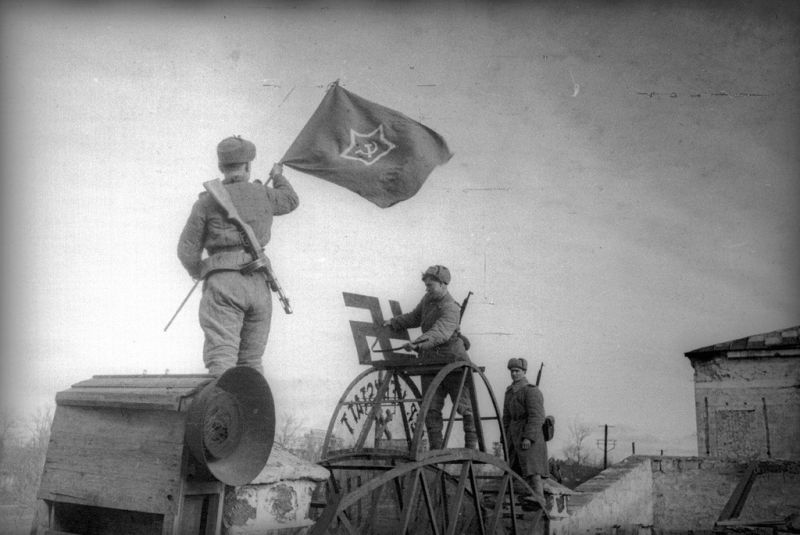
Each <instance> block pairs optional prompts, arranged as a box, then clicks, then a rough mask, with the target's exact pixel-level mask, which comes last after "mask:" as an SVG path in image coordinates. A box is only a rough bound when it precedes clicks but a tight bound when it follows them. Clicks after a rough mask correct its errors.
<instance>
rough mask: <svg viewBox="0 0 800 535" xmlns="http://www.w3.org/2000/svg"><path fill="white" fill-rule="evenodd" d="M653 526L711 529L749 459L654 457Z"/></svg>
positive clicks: (659, 528) (676, 529)
mask: <svg viewBox="0 0 800 535" xmlns="http://www.w3.org/2000/svg"><path fill="white" fill-rule="evenodd" d="M651 466H652V469H653V502H654V504H653V528H654V531H655V532H656V533H660V532H665V533H669V532H684V533H685V532H688V531H690V530H691V531H695V532H697V531H704V530H711V529H712V528H713V527H714V522H715V521H716V520H717V518H718V517H719V513H720V511H722V508H723V507H725V504H726V503H727V502H728V498H729V497H730V495H731V493H733V490H734V489H735V488H736V485H737V484H738V483H739V480H740V479H741V477H742V475H743V474H744V472H745V470H746V469H747V461H735V460H725V459H710V458H700V457H653V458H652V461H651Z"/></svg>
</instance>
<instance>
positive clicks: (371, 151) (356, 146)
mask: <svg viewBox="0 0 800 535" xmlns="http://www.w3.org/2000/svg"><path fill="white" fill-rule="evenodd" d="M395 147H397V145H395V144H394V143H392V142H391V141H389V140H388V139H387V138H386V135H385V133H384V131H383V125H382V124H380V125H378V127H377V128H376V129H375V130H373V131H372V132H370V133H368V134H362V133H360V132H356V131H355V130H353V129H352V128H351V129H350V145H349V146H348V147H347V148H346V149H345V150H344V151H343V152H342V153H341V154H340V156H341V157H342V158H346V159H348V160H356V161H359V162H361V163H363V164H364V165H372V164H374V163H375V162H377V161H378V160H380V159H381V158H383V157H384V156H386V155H387V154H389V153H390V152H391V151H392V150H394V148H395Z"/></svg>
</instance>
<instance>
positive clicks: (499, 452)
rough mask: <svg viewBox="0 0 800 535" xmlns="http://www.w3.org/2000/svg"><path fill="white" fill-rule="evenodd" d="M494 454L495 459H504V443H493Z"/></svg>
mask: <svg viewBox="0 0 800 535" xmlns="http://www.w3.org/2000/svg"><path fill="white" fill-rule="evenodd" d="M492 453H493V454H494V456H495V457H500V458H501V459H502V458H503V443H502V442H492Z"/></svg>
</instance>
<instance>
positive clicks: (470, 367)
mask: <svg viewBox="0 0 800 535" xmlns="http://www.w3.org/2000/svg"><path fill="white" fill-rule="evenodd" d="M459 368H463V369H464V374H463V376H462V378H461V387H460V388H459V397H460V395H461V392H462V391H463V389H464V386H465V385H466V384H468V382H467V375H468V372H469V371H471V372H472V373H471V376H473V377H474V375H475V374H477V375H478V376H479V377H480V378H481V380H482V381H483V384H484V387H485V388H486V391H487V392H488V393H489V397H490V399H491V401H492V407H493V408H494V412H495V417H496V418H497V422H498V427H499V428H500V442H501V444H502V447H503V460H504V461H507V460H508V447H507V440H506V435H505V430H504V429H503V423H502V413H501V412H500V409H499V407H498V405H497V398H495V396H494V392H493V391H492V386H491V384H490V383H489V379H488V378H487V377H486V375H485V374H484V373H483V371H481V369H480V368H479V367H478V366H476V365H475V364H474V363H473V362H470V361H456V362H452V363H450V364H447V365H445V366H444V367H442V368H441V369H439V371H438V373H437V374H436V376H435V377H434V378H433V380H432V381H431V384H430V387H429V388H428V391H427V392H425V393H424V394H423V397H422V403H421V404H420V414H419V418H420V421H421V423H422V424H423V425H419V426H417V428H416V430H415V433H414V438H413V440H412V450H411V453H412V456H413V457H414V458H415V459H419V458H421V456H422V454H423V451H422V431H423V429H424V423H425V418H426V417H427V415H428V411H429V410H430V407H431V403H432V401H433V396H434V392H436V390H437V389H438V388H439V386H441V384H442V383H443V382H444V379H445V378H446V377H447V376H448V375H450V373H451V372H454V371H456V370H458V369H459ZM474 383H475V382H474V380H471V381H469V384H470V386H472V388H471V393H470V396H471V399H470V401H471V403H472V410H473V417H474V418H475V423H476V427H477V428H478V429H480V428H481V427H482V424H481V423H480V422H481V417H480V410H479V407H478V403H477V399H476V396H475V394H476V392H475V388H474V387H475V384H474ZM454 405H455V403H454ZM455 414H456V410H455V406H454V408H453V410H452V411H451V413H450V418H448V422H447V430H446V433H445V440H444V444H443V446H445V447H446V446H447V439H448V438H449V436H450V431H451V429H452V425H453V422H454V420H455ZM481 434H482V432H481ZM484 449H485V445H484Z"/></svg>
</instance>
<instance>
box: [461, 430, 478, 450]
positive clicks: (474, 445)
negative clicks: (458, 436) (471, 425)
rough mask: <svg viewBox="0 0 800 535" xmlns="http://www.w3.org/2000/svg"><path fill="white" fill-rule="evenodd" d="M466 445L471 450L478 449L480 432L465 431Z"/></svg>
mask: <svg viewBox="0 0 800 535" xmlns="http://www.w3.org/2000/svg"><path fill="white" fill-rule="evenodd" d="M464 447H465V448H467V449H470V450H477V449H478V434H477V433H475V432H470V431H467V432H466V433H464Z"/></svg>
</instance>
